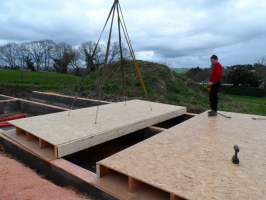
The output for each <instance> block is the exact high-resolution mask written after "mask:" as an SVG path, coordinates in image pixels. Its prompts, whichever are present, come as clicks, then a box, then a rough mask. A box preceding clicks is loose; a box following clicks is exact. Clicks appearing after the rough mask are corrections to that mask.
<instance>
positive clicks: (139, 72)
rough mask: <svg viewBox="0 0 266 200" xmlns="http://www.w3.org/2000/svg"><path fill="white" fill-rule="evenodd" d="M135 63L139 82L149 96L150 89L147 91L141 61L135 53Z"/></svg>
mask: <svg viewBox="0 0 266 200" xmlns="http://www.w3.org/2000/svg"><path fill="white" fill-rule="evenodd" d="M133 64H134V66H135V69H136V73H137V77H138V79H139V82H140V84H141V86H142V88H143V91H144V93H145V96H146V97H148V91H147V88H146V85H145V82H144V79H143V76H142V73H141V70H140V66H139V63H138V62H137V61H136V58H135V55H133Z"/></svg>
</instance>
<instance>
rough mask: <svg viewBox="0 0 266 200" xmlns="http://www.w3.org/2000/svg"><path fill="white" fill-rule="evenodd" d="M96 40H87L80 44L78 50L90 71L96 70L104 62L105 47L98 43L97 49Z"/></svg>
mask: <svg viewBox="0 0 266 200" xmlns="http://www.w3.org/2000/svg"><path fill="white" fill-rule="evenodd" d="M95 47H96V43H95V42H85V43H82V44H81V45H80V47H79V48H78V51H79V52H80V59H82V60H83V61H85V65H86V69H87V71H88V72H90V71H95V70H96V69H97V67H98V66H99V65H100V64H101V63H102V62H103V57H104V56H103V51H102V50H103V48H102V45H98V46H97V49H95Z"/></svg>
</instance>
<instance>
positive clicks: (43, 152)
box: [1, 130, 55, 161]
mask: <svg viewBox="0 0 266 200" xmlns="http://www.w3.org/2000/svg"><path fill="white" fill-rule="evenodd" d="M1 134H3V135H4V136H6V137H7V138H9V139H10V140H11V141H12V142H13V143H15V144H16V145H18V146H20V147H21V148H23V149H25V150H27V151H30V152H31V153H33V154H34V155H36V156H38V157H40V158H42V159H44V160H47V161H50V160H54V159H55V155H54V149H53V148H44V149H40V147H39V143H38V141H28V140H26V136H25V135H17V134H16V130H10V131H3V132H1Z"/></svg>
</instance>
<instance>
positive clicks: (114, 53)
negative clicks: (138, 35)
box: [109, 42, 130, 63]
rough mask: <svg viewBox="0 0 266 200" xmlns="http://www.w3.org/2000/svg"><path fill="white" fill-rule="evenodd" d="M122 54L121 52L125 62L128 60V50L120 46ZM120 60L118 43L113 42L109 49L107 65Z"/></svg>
mask: <svg viewBox="0 0 266 200" xmlns="http://www.w3.org/2000/svg"><path fill="white" fill-rule="evenodd" d="M122 52H123V58H124V59H125V60H127V59H129V57H130V55H129V51H128V49H127V48H126V47H125V46H124V45H123V44H122ZM118 60H120V47H119V43H118V42H113V43H112V45H111V48H110V53H109V63H113V62H116V61H118Z"/></svg>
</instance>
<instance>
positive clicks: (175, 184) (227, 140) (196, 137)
mask: <svg viewBox="0 0 266 200" xmlns="http://www.w3.org/2000/svg"><path fill="white" fill-rule="evenodd" d="M224 114H226V115H229V116H231V119H228V118H225V117H223V116H221V115H219V116H218V117H214V118H208V116H207V113H203V114H201V115H199V116H196V117H194V118H192V119H190V120H188V121H186V122H184V123H182V124H180V125H177V126H176V127H173V128H171V129H169V130H166V131H164V132H162V133H160V134H158V135H156V136H154V137H152V138H150V139H149V140H145V141H143V142H142V143H139V144H137V145H135V146H132V147H130V148H128V149H126V150H124V151H121V152H119V153H117V154H115V155H113V156H111V157H109V158H107V159H104V160H102V161H100V162H99V163H98V167H97V169H98V171H97V173H98V177H101V178H102V179H103V180H104V177H105V176H104V175H105V174H107V175H108V173H101V170H99V169H105V168H107V170H105V171H107V172H108V170H110V169H111V170H114V171H117V172H119V173H120V174H124V175H126V176H127V177H133V178H134V179H136V180H139V181H141V182H144V183H147V184H149V185H150V186H153V187H155V188H159V189H161V190H162V191H166V192H169V193H172V194H175V195H176V196H180V197H183V198H185V199H191V200H195V199H197V200H210V199H227V200H234V199H242V200H243V199H266V150H265V147H266V123H265V121H263V120H253V118H254V117H259V116H254V115H245V114H237V113H224ZM234 145H239V147H240V154H239V158H240V165H239V166H238V165H234V164H233V163H232V156H233V155H234V149H233V147H234ZM103 172H104V171H103ZM124 187H126V186H124ZM173 199H174V197H173Z"/></svg>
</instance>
